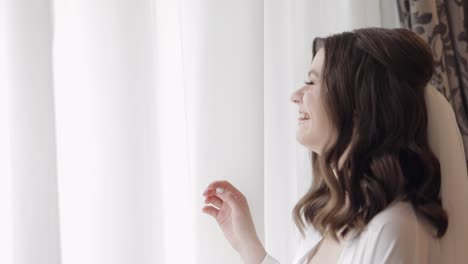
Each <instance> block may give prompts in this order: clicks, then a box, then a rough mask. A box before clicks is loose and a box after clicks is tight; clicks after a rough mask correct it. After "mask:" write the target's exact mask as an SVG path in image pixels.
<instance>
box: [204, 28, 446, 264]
mask: <svg viewBox="0 0 468 264" xmlns="http://www.w3.org/2000/svg"><path fill="white" fill-rule="evenodd" d="M432 74H433V59H432V54H431V51H430V49H429V47H428V46H427V45H426V44H425V42H424V41H423V40H422V39H420V38H419V37H418V36H417V35H416V34H414V33H412V32H411V31H409V30H405V29H384V28H364V29H358V30H355V31H353V32H343V33H341V34H335V35H332V36H329V37H327V38H324V39H321V38H317V39H315V40H314V42H313V61H312V64H311V68H310V71H309V78H310V80H309V81H307V82H306V83H305V85H304V86H303V87H301V88H300V89H299V90H297V91H295V92H294V93H293V94H292V96H291V100H292V101H293V102H294V103H296V104H297V105H298V107H299V124H298V128H297V134H296V139H297V141H298V142H299V143H301V144H302V145H304V146H305V147H306V148H307V149H309V150H310V151H311V162H312V167H313V175H314V177H313V182H312V186H311V187H310V189H309V190H308V192H307V193H306V194H305V195H304V196H303V197H302V198H301V199H300V200H299V201H298V203H297V204H296V206H295V208H294V210H293V219H294V221H295V223H296V226H297V227H298V229H299V230H300V232H301V234H302V235H303V236H305V238H306V241H308V243H310V245H309V248H310V250H309V251H308V252H305V254H303V253H304V252H300V254H301V255H299V256H297V257H296V260H295V263H294V264H296V263H297V264H308V263H431V260H433V257H436V256H434V254H436V251H435V250H434V248H435V247H436V241H437V239H438V238H440V237H442V236H443V235H444V234H445V232H446V230H447V226H448V217H447V214H446V212H445V211H444V209H443V208H442V204H441V200H440V196H439V192H440V182H441V178H440V166H439V161H438V160H437V158H436V157H435V155H434V154H433V153H432V151H431V150H430V148H429V144H428V137H427V112H426V111H427V110H426V104H425V100H424V89H425V86H426V85H427V83H428V82H429V80H430V79H431V77H432ZM216 190H218V191H221V192H216ZM203 195H204V196H206V197H207V198H206V200H205V203H209V204H212V205H214V206H216V207H217V208H219V209H217V208H214V207H212V206H205V207H204V208H203V212H205V213H207V214H209V215H211V216H212V217H214V218H215V219H216V220H217V222H218V224H219V225H220V227H221V228H222V230H223V231H224V234H225V236H226V238H227V239H228V241H229V242H230V244H231V245H232V246H233V248H234V249H235V250H236V251H237V252H238V253H239V254H240V255H241V256H242V258H243V260H244V262H245V263H256V264H258V263H262V264H264V263H277V261H276V260H274V259H273V258H272V257H271V256H270V255H269V254H267V253H266V252H265V250H264V248H263V246H262V244H261V242H260V240H259V239H258V237H257V235H256V231H255V227H254V225H253V222H252V218H251V216H250V211H249V208H248V204H247V201H246V199H245V197H244V195H242V193H241V192H239V191H238V190H237V189H236V188H235V187H234V186H232V185H231V184H230V183H229V182H226V181H220V182H213V183H211V184H210V185H209V186H208V187H207V189H206V190H205V192H204V194H203Z"/></svg>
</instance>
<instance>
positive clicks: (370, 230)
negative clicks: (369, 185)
mask: <svg viewBox="0 0 468 264" xmlns="http://www.w3.org/2000/svg"><path fill="white" fill-rule="evenodd" d="M431 232H433V229H432V227H431V226H429V225H428V224H427V223H426V222H425V221H424V220H423V219H420V218H419V217H418V215H417V214H416V212H415V211H414V209H413V206H412V205H411V203H409V202H404V201H398V202H395V203H393V204H391V205H389V206H387V208H385V209H384V210H382V211H381V212H380V213H378V214H377V215H375V216H374V217H373V218H372V219H371V221H370V222H369V224H368V225H367V227H366V230H365V232H364V233H365V235H366V237H367V239H366V240H367V241H372V243H376V245H381V246H382V247H384V248H385V247H387V246H389V245H394V244H398V245H399V247H403V248H404V247H405V246H406V245H408V246H409V248H413V247H414V245H415V243H419V244H421V243H423V244H427V245H429V243H430V241H431V240H432V238H431ZM421 246H422V245H421Z"/></svg>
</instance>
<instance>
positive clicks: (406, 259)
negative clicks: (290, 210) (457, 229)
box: [261, 202, 442, 264]
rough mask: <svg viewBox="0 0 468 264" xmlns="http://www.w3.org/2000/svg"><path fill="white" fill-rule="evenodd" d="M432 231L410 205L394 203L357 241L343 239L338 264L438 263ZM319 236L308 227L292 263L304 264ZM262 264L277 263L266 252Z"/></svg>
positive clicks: (374, 219) (437, 243)
mask: <svg viewBox="0 0 468 264" xmlns="http://www.w3.org/2000/svg"><path fill="white" fill-rule="evenodd" d="M432 235H435V229H433V227H432V226H431V225H429V224H428V223H427V222H426V221H424V220H422V219H421V218H420V217H417V216H416V214H415V211H414V210H413V208H412V206H411V204H410V203H409V202H396V203H393V204H391V205H389V206H388V207H387V208H386V209H384V210H383V211H382V212H380V213H378V214H377V215H376V216H374V218H372V220H371V221H370V222H369V224H368V225H367V226H366V227H365V229H364V231H363V232H362V233H361V235H360V236H359V237H357V238H356V239H354V240H352V239H345V240H344V242H343V243H345V244H344V246H343V249H342V251H341V253H340V257H339V259H338V262H337V264H345V263H346V264H348V263H349V264H351V263H353V264H355V263H359V264H375V263H389V264H390V263H391V264H406V263H408V264H410V263H411V264H422V263H424V264H426V263H442V262H441V261H440V244H439V240H438V239H437V238H435V237H433V236H432ZM321 239H322V236H321V235H320V233H319V232H317V231H316V230H315V229H313V228H311V227H309V228H308V229H307V231H306V237H305V238H304V239H303V240H302V241H301V243H300V245H299V248H298V249H297V251H296V256H295V258H294V260H293V262H292V263H293V264H306V262H307V255H308V254H309V253H310V252H311V250H314V249H315V247H316V245H317V244H318V243H319V242H320V240H321ZM261 264H279V262H278V261H277V260H276V259H274V258H273V257H272V256H271V255H269V254H268V253H267V255H266V256H265V258H264V259H263V261H262V263H261Z"/></svg>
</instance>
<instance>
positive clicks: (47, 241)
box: [2, 0, 60, 264]
mask: <svg viewBox="0 0 468 264" xmlns="http://www.w3.org/2000/svg"><path fill="white" fill-rule="evenodd" d="M2 7H3V8H4V10H2V15H4V17H3V18H2V23H3V25H2V28H3V29H4V32H3V33H4V34H3V35H2V37H4V38H2V42H3V45H2V46H3V47H4V53H3V54H2V55H4V57H2V60H3V63H2V64H3V65H4V71H3V72H2V73H3V74H4V76H2V79H3V85H5V86H6V87H4V88H3V89H7V93H6V94H7V95H8V98H7V100H8V103H9V104H8V107H9V109H8V114H9V116H8V117H6V118H7V119H8V121H9V123H8V124H6V125H5V123H4V125H3V127H6V128H7V129H8V130H9V131H8V132H7V133H9V138H8V140H9V144H8V145H7V146H2V148H5V149H7V153H6V154H7V155H9V157H8V160H9V163H10V164H5V166H7V167H8V169H7V172H8V173H9V174H8V175H4V176H3V177H8V182H9V183H10V184H11V185H10V186H9V189H10V191H11V197H10V198H11V202H12V204H11V218H12V219H11V220H12V222H11V226H9V227H7V228H8V229H10V230H11V232H12V234H13V237H12V241H10V242H11V245H12V253H11V260H12V261H13V262H14V263H15V264H16V263H18V264H27V263H38V264H55V263H60V237H59V221H58V206H57V204H58V201H57V196H58V195H57V178H56V176H57V171H56V165H57V164H56V148H55V146H56V145H55V123H54V98H53V87H52V84H53V72H52V56H51V54H52V38H53V30H52V27H51V25H52V19H51V14H52V11H51V10H52V9H51V4H50V2H49V1H47V0H39V1H27V0H19V1H6V2H4V3H3V6H2ZM4 117H5V116H4ZM2 122H4V120H2ZM5 209H6V208H2V211H3V210H5Z"/></svg>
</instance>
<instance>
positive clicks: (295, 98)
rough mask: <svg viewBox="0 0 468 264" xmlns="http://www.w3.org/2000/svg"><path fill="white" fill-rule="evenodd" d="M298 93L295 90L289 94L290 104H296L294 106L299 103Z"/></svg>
mask: <svg viewBox="0 0 468 264" xmlns="http://www.w3.org/2000/svg"><path fill="white" fill-rule="evenodd" d="M299 92H300V90H297V91H295V92H293V93H292V94H291V97H290V99H291V102H293V103H296V104H298V103H300V102H301V100H300V96H299Z"/></svg>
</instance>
